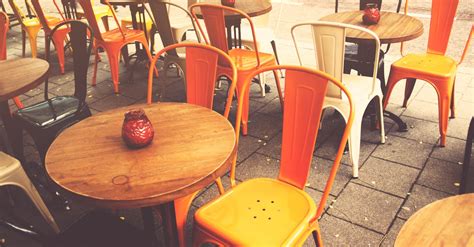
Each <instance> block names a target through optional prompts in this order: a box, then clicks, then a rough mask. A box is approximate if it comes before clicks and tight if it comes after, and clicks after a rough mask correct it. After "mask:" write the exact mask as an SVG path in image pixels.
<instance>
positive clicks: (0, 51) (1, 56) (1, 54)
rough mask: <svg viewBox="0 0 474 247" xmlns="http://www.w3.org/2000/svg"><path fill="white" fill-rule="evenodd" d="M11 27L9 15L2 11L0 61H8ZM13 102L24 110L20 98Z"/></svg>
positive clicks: (0, 19) (0, 20) (0, 18)
mask: <svg viewBox="0 0 474 247" xmlns="http://www.w3.org/2000/svg"><path fill="white" fill-rule="evenodd" d="M9 27H10V21H9V19H8V15H7V14H5V13H4V12H1V11H0V60H5V59H7V32H8V29H9ZM13 101H14V102H15V104H16V106H17V107H18V108H20V109H21V108H23V103H21V101H20V99H19V98H18V97H15V98H13Z"/></svg>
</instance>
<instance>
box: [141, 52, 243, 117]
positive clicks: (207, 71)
mask: <svg viewBox="0 0 474 247" xmlns="http://www.w3.org/2000/svg"><path fill="white" fill-rule="evenodd" d="M176 48H186V100H187V102H188V103H190V104H196V105H200V106H203V107H207V108H209V109H212V106H213V101H214V88H215V85H216V79H217V76H216V75H217V73H216V72H217V63H218V61H219V59H221V60H224V61H226V62H227V63H228V64H230V67H231V68H232V71H233V73H232V75H233V76H232V78H230V79H231V84H230V85H229V90H228V91H229V94H228V95H227V100H226V107H225V111H224V116H225V117H226V118H227V117H228V116H229V112H230V106H231V105H232V98H233V96H234V92H235V89H236V85H237V69H236V68H235V65H234V64H233V63H232V60H231V58H230V57H229V55H227V54H226V53H224V52H223V51H221V50H219V49H217V48H215V47H212V46H209V45H205V44H199V43H179V44H174V45H170V46H167V47H165V48H163V49H162V50H161V51H159V52H158V53H157V54H156V55H155V57H154V58H153V60H152V62H151V65H150V71H149V74H148V94H147V103H148V104H151V103H152V91H153V88H152V87H153V76H154V69H153V68H155V64H156V61H157V60H158V58H159V57H160V56H161V55H163V54H165V53H166V52H168V51H169V50H172V49H176Z"/></svg>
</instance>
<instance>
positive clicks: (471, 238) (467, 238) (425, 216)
mask: <svg viewBox="0 0 474 247" xmlns="http://www.w3.org/2000/svg"><path fill="white" fill-rule="evenodd" d="M443 244H444V245H449V246H474V193H472V194H464V195H459V196H452V197H448V198H445V199H442V200H439V201H436V202H433V203H431V204H429V205H427V206H425V207H423V208H422V209H420V210H419V211H418V212H416V213H415V214H414V215H412V216H411V217H410V218H409V219H408V221H407V222H406V223H405V225H403V227H402V229H401V230H400V233H399V234H398V237H397V240H396V242H395V246H443Z"/></svg>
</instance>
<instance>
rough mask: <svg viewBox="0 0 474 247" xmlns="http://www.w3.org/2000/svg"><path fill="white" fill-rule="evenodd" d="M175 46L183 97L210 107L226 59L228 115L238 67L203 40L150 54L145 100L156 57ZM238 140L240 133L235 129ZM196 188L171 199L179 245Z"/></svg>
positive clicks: (234, 161) (220, 187) (150, 101)
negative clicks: (182, 68)
mask: <svg viewBox="0 0 474 247" xmlns="http://www.w3.org/2000/svg"><path fill="white" fill-rule="evenodd" d="M178 48H185V49H186V52H185V53H186V68H187V71H188V72H187V73H186V100H187V103H190V104H196V105H200V106H203V107H207V108H209V109H212V107H213V100H214V89H215V84H216V79H217V78H218V77H217V64H218V61H226V62H228V63H229V65H230V67H229V69H230V74H229V78H230V79H231V83H230V85H229V90H228V95H227V99H226V105H225V110H224V117H226V118H228V117H229V113H230V107H231V105H232V99H233V97H234V92H235V90H236V85H237V69H236V67H235V65H234V64H233V63H232V59H231V58H230V57H229V55H227V54H226V53H224V52H223V51H221V50H219V49H217V48H215V47H212V46H209V45H205V44H199V43H179V44H173V45H170V46H167V47H165V48H163V49H162V50H161V51H159V52H158V53H157V54H156V55H155V57H154V58H153V60H152V62H151V66H150V71H149V74H148V92H147V103H148V104H151V103H152V93H153V68H154V67H155V64H156V61H157V60H158V58H159V57H160V56H162V55H164V54H166V53H167V52H169V51H171V50H175V49H178ZM236 132H237V135H236V138H237V140H238V138H239V135H238V131H237V129H236ZM236 162H237V155H236V156H235V157H234V160H233V164H232V171H231V173H234V172H233V170H234V169H235V165H236ZM216 185H217V187H218V189H219V191H220V192H221V193H224V187H223V186H222V182H221V179H220V178H218V179H217V180H216ZM197 193H199V191H196V192H194V193H192V194H189V195H187V196H185V197H182V198H179V199H177V200H175V201H174V207H175V217H176V223H177V224H176V225H177V229H178V238H179V245H180V246H185V237H184V236H185V232H184V230H185V225H186V218H187V215H188V211H189V207H190V206H191V203H192V201H193V199H194V197H195V196H196V194H197Z"/></svg>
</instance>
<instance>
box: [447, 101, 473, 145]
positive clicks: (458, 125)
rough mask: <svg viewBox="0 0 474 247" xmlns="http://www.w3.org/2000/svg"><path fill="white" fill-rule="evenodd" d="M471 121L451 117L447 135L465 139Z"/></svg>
mask: <svg viewBox="0 0 474 247" xmlns="http://www.w3.org/2000/svg"><path fill="white" fill-rule="evenodd" d="M473 95H474V94H473ZM470 121H471V120H470V119H463V118H455V119H450V120H449V123H448V134H447V136H449V137H455V138H458V139H463V140H465V139H466V138H467V131H468V129H469V122H470Z"/></svg>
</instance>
